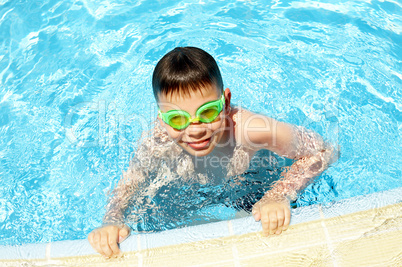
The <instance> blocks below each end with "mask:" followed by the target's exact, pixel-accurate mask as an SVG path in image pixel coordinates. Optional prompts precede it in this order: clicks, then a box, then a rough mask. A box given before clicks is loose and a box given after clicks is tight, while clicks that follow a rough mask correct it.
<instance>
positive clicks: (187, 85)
mask: <svg viewBox="0 0 402 267" xmlns="http://www.w3.org/2000/svg"><path fill="white" fill-rule="evenodd" d="M212 85H216V86H217V89H218V90H220V91H222V90H223V81H222V76H221V72H220V71H219V68H218V64H216V61H215V59H214V58H213V57H212V56H211V55H210V54H208V53H207V52H205V51H204V50H202V49H200V48H197V47H176V48H175V49H173V50H172V51H170V52H169V53H167V54H166V55H165V56H163V57H162V59H161V60H159V62H158V64H156V67H155V69H154V73H153V75H152V87H153V91H154V96H155V99H156V100H158V96H159V95H160V94H166V95H167V94H173V93H179V94H186V95H189V94H190V93H191V92H195V91H201V90H202V89H203V88H206V87H209V86H212Z"/></svg>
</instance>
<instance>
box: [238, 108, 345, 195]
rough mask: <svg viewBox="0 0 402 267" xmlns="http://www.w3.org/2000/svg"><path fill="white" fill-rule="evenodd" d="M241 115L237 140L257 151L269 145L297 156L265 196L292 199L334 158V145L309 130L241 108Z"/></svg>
mask: <svg viewBox="0 0 402 267" xmlns="http://www.w3.org/2000/svg"><path fill="white" fill-rule="evenodd" d="M241 116H242V118H241V126H242V129H241V130H240V131H237V133H236V135H237V136H236V139H237V140H241V142H242V143H243V144H245V145H248V146H250V147H252V148H253V149H254V150H256V151H257V150H259V149H268V150H270V151H273V152H275V153H277V154H278V155H280V156H284V157H287V158H290V159H296V160H297V161H296V162H294V163H293V165H292V166H290V167H289V168H287V169H286V170H285V171H284V172H282V174H281V176H282V178H281V179H280V180H279V181H277V182H276V183H275V184H274V186H273V187H272V189H271V190H270V191H268V192H267V194H266V197H269V198H270V199H273V200H278V201H282V200H284V199H286V198H287V199H289V200H294V199H295V198H296V196H297V193H298V192H300V191H301V190H303V189H304V188H305V187H306V186H307V185H308V184H309V183H310V182H311V181H312V180H313V179H312V178H314V177H316V176H318V175H320V174H321V173H322V172H323V171H324V170H325V169H327V168H328V166H329V164H331V163H333V162H335V161H336V160H337V155H336V153H335V152H336V151H335V149H334V147H333V146H331V145H330V144H328V143H325V142H324V141H323V139H322V137H321V136H320V135H319V134H317V133H315V132H313V131H311V130H307V129H305V128H304V127H300V126H293V125H291V124H288V123H284V122H280V121H276V120H274V119H272V118H269V117H266V116H262V115H259V114H254V113H252V112H249V111H246V112H242V115H241Z"/></svg>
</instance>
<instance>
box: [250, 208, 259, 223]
mask: <svg viewBox="0 0 402 267" xmlns="http://www.w3.org/2000/svg"><path fill="white" fill-rule="evenodd" d="M251 213H252V214H253V217H254V220H255V221H256V222H258V221H259V220H261V213H260V209H259V208H258V207H256V206H253V209H252V211H251Z"/></svg>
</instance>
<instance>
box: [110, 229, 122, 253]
mask: <svg viewBox="0 0 402 267" xmlns="http://www.w3.org/2000/svg"><path fill="white" fill-rule="evenodd" d="M117 238H118V231H112V232H111V233H109V237H108V244H109V247H110V249H111V250H112V255H110V256H113V255H116V256H117V255H119V254H120V249H119V246H118V245H117Z"/></svg>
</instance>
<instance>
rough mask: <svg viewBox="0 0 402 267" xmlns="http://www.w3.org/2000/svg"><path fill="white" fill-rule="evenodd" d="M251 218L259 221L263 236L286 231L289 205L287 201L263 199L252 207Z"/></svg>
mask: <svg viewBox="0 0 402 267" xmlns="http://www.w3.org/2000/svg"><path fill="white" fill-rule="evenodd" d="M252 213H253V217H254V219H255V220H256V221H257V222H258V221H259V220H261V224H262V231H263V234H264V235H265V236H268V235H272V234H277V235H279V234H280V233H282V231H286V230H287V229H288V226H289V222H290V204H289V201H288V200H283V201H275V200H272V199H269V198H266V197H263V198H262V199H261V200H260V201H258V202H257V203H255V204H254V206H253V211H252Z"/></svg>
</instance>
